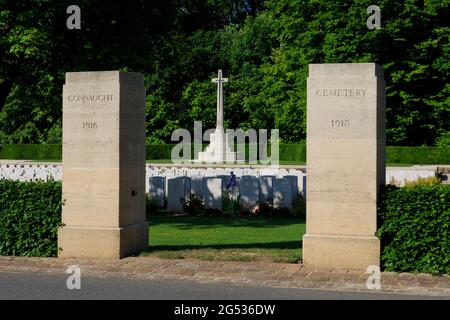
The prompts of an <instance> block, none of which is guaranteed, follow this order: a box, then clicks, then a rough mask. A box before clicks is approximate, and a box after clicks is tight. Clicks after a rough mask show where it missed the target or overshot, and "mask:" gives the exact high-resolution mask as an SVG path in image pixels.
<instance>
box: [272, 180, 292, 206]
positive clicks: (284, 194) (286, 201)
mask: <svg viewBox="0 0 450 320" xmlns="http://www.w3.org/2000/svg"><path fill="white" fill-rule="evenodd" d="M292 195H293V192H292V179H290V178H287V179H286V177H283V178H275V179H274V180H273V206H274V208H288V209H291V208H292V202H293V200H294V199H293V197H292Z"/></svg>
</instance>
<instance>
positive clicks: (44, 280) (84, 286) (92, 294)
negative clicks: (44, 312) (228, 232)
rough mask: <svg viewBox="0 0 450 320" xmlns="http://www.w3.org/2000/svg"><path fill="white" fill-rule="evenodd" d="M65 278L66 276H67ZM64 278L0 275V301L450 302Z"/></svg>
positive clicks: (393, 296)
mask: <svg viewBox="0 0 450 320" xmlns="http://www.w3.org/2000/svg"><path fill="white" fill-rule="evenodd" d="M68 276H69V275H68ZM68 276H65V275H61V276H59V275H58V276H55V275H45V274H38V273H36V274H22V273H0V299H1V300H6V299H45V300H58V299H64V300H66V299H69V300H72V299H73V300H79V299H88V300H91V299H94V300H97V299H105V300H115V299H123V300H128V299H132V300H211V299H218V300H303V299H312V300H337V299H339V300H349V299H352V300H353V299H357V300H367V299H376V300H386V299H401V300H404V299H414V300H416V299H450V297H436V296H415V295H398V294H391V293H380V292H378V293H366V292H348V291H329V290H316V289H282V288H266V287H247V286H230V285H222V284H201V283H195V282H184V281H183V282H176V281H154V280H134V279H123V278H93V277H82V278H81V290H76V289H74V290H69V289H68V288H67V286H66V282H67V278H68Z"/></svg>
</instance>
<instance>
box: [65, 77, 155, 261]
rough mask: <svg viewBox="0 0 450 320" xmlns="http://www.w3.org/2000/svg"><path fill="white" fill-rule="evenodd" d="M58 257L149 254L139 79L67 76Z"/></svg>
mask: <svg viewBox="0 0 450 320" xmlns="http://www.w3.org/2000/svg"><path fill="white" fill-rule="evenodd" d="M62 197H63V201H64V206H63V212H62V222H63V227H62V228H60V229H59V234H58V247H59V248H60V251H59V256H60V257H101V258H121V257H124V256H127V255H130V254H133V253H137V252H139V251H141V250H144V249H146V248H147V247H148V225H147V222H146V219H145V88H144V82H143V76H142V75H140V74H132V73H124V72H119V71H108V72H74V73H67V74H66V84H65V85H64V89H63V195H62Z"/></svg>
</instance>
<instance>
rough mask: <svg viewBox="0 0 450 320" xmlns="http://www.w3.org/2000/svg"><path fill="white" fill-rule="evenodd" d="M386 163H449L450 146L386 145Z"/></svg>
mask: <svg viewBox="0 0 450 320" xmlns="http://www.w3.org/2000/svg"><path fill="white" fill-rule="evenodd" d="M386 162H387V163H410V164H450V148H445V147H386Z"/></svg>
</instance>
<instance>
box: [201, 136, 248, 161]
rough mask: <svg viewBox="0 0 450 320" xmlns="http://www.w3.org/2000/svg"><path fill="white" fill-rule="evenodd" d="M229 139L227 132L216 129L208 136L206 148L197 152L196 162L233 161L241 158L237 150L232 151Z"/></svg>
mask: <svg viewBox="0 0 450 320" xmlns="http://www.w3.org/2000/svg"><path fill="white" fill-rule="evenodd" d="M230 140H231V139H230V138H229V135H228V134H227V133H224V132H223V131H221V130H216V131H215V132H214V133H212V134H211V136H210V144H209V146H207V147H206V150H205V151H203V152H199V154H198V160H197V161H196V162H204V163H234V162H235V161H237V160H241V159H240V158H241V157H239V156H238V153H237V152H234V151H233V147H232V146H231V145H230V142H232V141H230Z"/></svg>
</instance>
